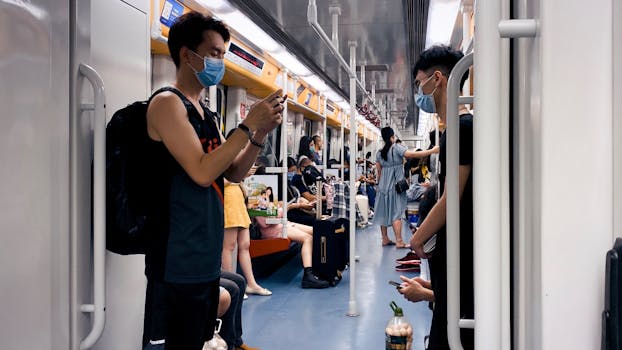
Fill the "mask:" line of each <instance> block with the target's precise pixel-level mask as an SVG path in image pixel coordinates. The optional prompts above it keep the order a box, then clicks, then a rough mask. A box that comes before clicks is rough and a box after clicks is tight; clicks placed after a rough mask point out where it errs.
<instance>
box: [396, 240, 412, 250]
mask: <svg viewBox="0 0 622 350" xmlns="http://www.w3.org/2000/svg"><path fill="white" fill-rule="evenodd" d="M395 248H396V249H406V248H408V249H410V244H406V243H404V242H397V244H396V245H395Z"/></svg>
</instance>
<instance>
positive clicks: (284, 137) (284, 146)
mask: <svg viewBox="0 0 622 350" xmlns="http://www.w3.org/2000/svg"><path fill="white" fill-rule="evenodd" d="M288 79H289V78H288V77H287V69H284V70H283V95H284V96H287V86H288V85H289V81H288ZM286 99H287V98H286ZM281 113H282V116H283V121H282V122H281V162H282V169H281V188H282V189H283V190H282V191H281V192H283V193H281V196H282V198H283V199H282V201H283V238H287V100H286V101H285V102H284V103H283V112H281Z"/></svg>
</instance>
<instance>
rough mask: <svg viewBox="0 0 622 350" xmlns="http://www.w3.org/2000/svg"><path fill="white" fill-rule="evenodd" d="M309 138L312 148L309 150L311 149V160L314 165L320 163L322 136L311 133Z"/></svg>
mask: <svg viewBox="0 0 622 350" xmlns="http://www.w3.org/2000/svg"><path fill="white" fill-rule="evenodd" d="M311 139H312V140H313V148H311V151H313V162H314V163H315V164H316V165H322V147H323V146H324V145H323V144H322V137H320V135H313V137H311Z"/></svg>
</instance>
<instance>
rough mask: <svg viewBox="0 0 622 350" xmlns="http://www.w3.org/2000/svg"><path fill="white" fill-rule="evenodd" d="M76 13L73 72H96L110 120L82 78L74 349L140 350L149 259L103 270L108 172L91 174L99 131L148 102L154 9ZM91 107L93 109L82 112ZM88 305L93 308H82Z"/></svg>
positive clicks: (134, 4) (119, 260) (103, 7)
mask: <svg viewBox="0 0 622 350" xmlns="http://www.w3.org/2000/svg"><path fill="white" fill-rule="evenodd" d="M75 6H76V9H75V15H76V34H75V42H74V43H73V50H74V51H73V57H74V58H73V59H74V62H75V65H74V69H80V68H79V67H78V65H80V64H88V65H90V66H91V67H92V68H93V70H94V71H93V73H92V75H97V76H98V77H99V78H100V79H101V83H103V88H101V91H103V93H104V94H105V104H104V106H103V107H104V108H105V113H103V114H104V119H105V120H100V118H101V117H100V113H99V111H100V108H102V106H100V105H99V104H100V103H103V101H99V102H98V101H97V99H95V102H93V101H94V98H93V90H94V88H92V87H91V86H90V84H89V82H88V81H87V79H85V78H84V77H83V76H81V75H78V77H77V78H76V80H75V91H74V93H75V96H76V97H75V101H74V103H75V104H76V107H75V108H76V112H75V114H74V122H73V124H72V135H73V139H72V145H71V150H72V152H73V156H72V163H71V169H72V191H71V201H72V211H73V213H72V225H73V226H72V250H73V251H72V257H71V258H72V270H71V271H72V285H71V288H72V293H71V300H72V315H71V331H72V337H71V341H72V345H71V349H78V348H90V347H94V348H97V349H111V348H114V349H137V348H140V347H141V342H142V314H143V308H144V297H145V286H146V280H145V277H144V256H142V255H135V256H120V255H116V254H113V253H110V252H105V265H104V266H99V264H100V262H101V260H100V259H99V258H98V256H99V255H98V254H99V252H100V251H101V250H100V249H101V248H94V245H93V244H94V242H97V241H98V240H97V239H95V238H94V236H95V235H96V234H94V233H93V232H97V230H99V228H98V227H94V226H95V223H94V222H93V219H92V218H93V217H97V213H96V212H95V213H94V211H95V210H96V207H95V206H94V205H93V203H95V202H97V201H100V200H101V199H100V198H98V197H99V196H98V195H91V193H92V189H95V192H93V193H97V188H96V186H97V183H96V181H94V180H93V179H95V177H96V176H98V175H101V173H103V172H105V170H103V169H100V170H92V166H91V165H92V164H93V163H94V164H97V159H95V160H94V156H93V154H94V152H98V151H97V150H98V148H99V147H100V145H99V144H96V140H95V139H94V136H93V134H94V129H95V128H96V125H101V123H105V122H107V121H108V120H110V118H111V117H112V114H113V113H114V112H115V111H116V110H118V109H120V108H121V107H124V106H126V105H127V104H129V103H131V102H133V101H137V100H145V99H147V98H148V96H149V94H150V82H151V71H150V49H149V43H150V39H149V2H148V1H144V0H143V1H121V0H112V1H92V2H90V3H89V2H76V5H75ZM89 104H93V107H92V108H87V110H83V109H82V108H83V107H84V106H87V107H88V106H89ZM89 109H94V110H95V112H92V111H90V110H89ZM104 125H105V124H104ZM95 166H96V165H95ZM95 169H97V168H95ZM94 270H95V272H94ZM104 271H105V272H104ZM100 276H104V278H105V285H106V288H105V290H102V289H103V288H102V287H103V284H102V283H100ZM98 298H99V302H98V301H97V299H98ZM94 299H95V302H94V301H93V300H94ZM104 300H105V302H104ZM101 303H103V305H101ZM89 304H94V306H86V307H85V305H89ZM102 314H103V315H102ZM104 315H105V316H104ZM104 324H105V328H104ZM100 334H101V338H100V337H99V335H100ZM85 338H86V340H85ZM98 338H99V340H98Z"/></svg>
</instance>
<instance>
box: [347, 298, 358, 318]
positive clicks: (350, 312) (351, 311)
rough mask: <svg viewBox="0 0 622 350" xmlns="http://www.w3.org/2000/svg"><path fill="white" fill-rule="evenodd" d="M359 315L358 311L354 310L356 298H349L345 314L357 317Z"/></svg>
mask: <svg viewBox="0 0 622 350" xmlns="http://www.w3.org/2000/svg"><path fill="white" fill-rule="evenodd" d="M359 315H360V314H359V313H358V311H356V300H350V301H349V302H348V313H346V316H349V317H358V316H359Z"/></svg>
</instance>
